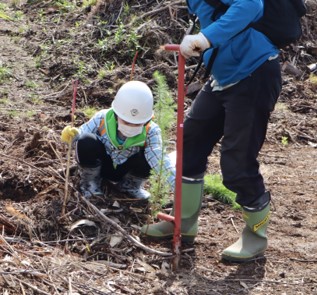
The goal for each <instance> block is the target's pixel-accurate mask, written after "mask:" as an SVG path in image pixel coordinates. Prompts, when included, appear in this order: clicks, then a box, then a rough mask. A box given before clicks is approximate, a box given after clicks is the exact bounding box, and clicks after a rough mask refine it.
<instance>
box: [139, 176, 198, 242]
mask: <svg viewBox="0 0 317 295" xmlns="http://www.w3.org/2000/svg"><path fill="white" fill-rule="evenodd" d="M200 177H201V178H185V177H183V181H182V208H181V236H182V241H183V242H187V243H193V242H194V240H195V237H196V236H197V232H198V216H199V212H200V208H201V202H202V197H203V187H204V179H203V175H202V176H200ZM173 211H174V210H173ZM172 214H173V213H172ZM141 232H142V234H143V235H145V236H146V237H148V238H152V239H156V240H163V239H170V238H172V237H173V235H174V224H173V223H172V222H168V221H160V222H158V223H155V224H149V225H144V226H143V227H142V229H141Z"/></svg>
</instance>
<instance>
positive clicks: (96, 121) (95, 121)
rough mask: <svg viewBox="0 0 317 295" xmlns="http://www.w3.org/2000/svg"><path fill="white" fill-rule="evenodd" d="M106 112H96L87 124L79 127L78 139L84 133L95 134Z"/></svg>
mask: <svg viewBox="0 0 317 295" xmlns="http://www.w3.org/2000/svg"><path fill="white" fill-rule="evenodd" d="M106 113H107V110H101V111H99V112H97V113H96V114H95V115H94V116H93V117H92V118H91V119H90V120H89V121H88V122H86V123H84V124H83V125H81V126H80V127H79V134H78V137H79V136H80V135H82V134H84V133H93V134H97V132H98V128H99V125H100V122H101V120H102V119H103V118H104V116H105V114H106Z"/></svg>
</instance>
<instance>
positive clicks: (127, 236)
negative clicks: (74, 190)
mask: <svg viewBox="0 0 317 295" xmlns="http://www.w3.org/2000/svg"><path fill="white" fill-rule="evenodd" d="M80 198H81V200H82V201H83V202H84V203H85V204H86V205H87V206H88V207H89V208H90V209H92V210H93V211H94V212H95V213H96V214H97V216H98V217H99V218H101V219H102V220H104V221H106V222H107V223H109V224H111V225H112V226H113V227H114V228H115V229H117V230H118V231H119V232H120V233H122V234H123V235H124V236H125V237H126V238H127V239H128V240H129V241H130V242H132V243H133V244H134V245H136V246H137V247H138V248H141V249H142V250H144V251H146V252H147V253H151V254H157V255H161V256H172V255H173V254H172V253H169V252H162V251H157V250H154V249H151V248H149V247H147V246H145V245H144V244H142V243H141V242H139V241H138V240H137V239H136V238H134V237H132V236H131V235H129V234H128V233H127V231H126V230H124V229H123V228H122V227H121V226H120V225H118V224H117V223H116V222H114V221H113V220H111V219H110V218H108V217H107V216H106V215H104V214H103V213H102V212H101V211H100V210H99V209H98V208H97V207H96V206H94V205H93V204H92V203H91V202H89V201H88V200H87V199H85V198H84V197H82V196H80Z"/></svg>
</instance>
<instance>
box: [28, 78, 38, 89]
mask: <svg viewBox="0 0 317 295" xmlns="http://www.w3.org/2000/svg"><path fill="white" fill-rule="evenodd" d="M25 86H26V87H28V88H31V89H35V88H38V87H39V85H38V84H37V83H36V82H34V81H30V80H27V81H26V82H25Z"/></svg>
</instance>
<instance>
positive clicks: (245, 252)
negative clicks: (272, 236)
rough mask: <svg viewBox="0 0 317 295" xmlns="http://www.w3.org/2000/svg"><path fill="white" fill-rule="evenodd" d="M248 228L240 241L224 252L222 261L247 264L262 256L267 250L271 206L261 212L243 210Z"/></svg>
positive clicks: (246, 227)
mask: <svg viewBox="0 0 317 295" xmlns="http://www.w3.org/2000/svg"><path fill="white" fill-rule="evenodd" d="M242 211H243V219H244V221H245V222H246V226H245V227H244V229H243V231H242V235H241V237H240V238H239V240H238V241H236V242H235V243H234V244H232V245H231V246H229V247H228V248H227V249H225V250H224V251H223V252H222V259H224V260H227V261H230V262H246V261H249V260H251V259H253V258H255V257H258V256H262V255H263V253H264V251H265V250H266V248H267V235H266V230H267V227H268V224H269V217H270V204H268V205H266V207H264V208H263V209H262V210H261V211H257V212H251V211H247V210H246V209H245V208H243V210H242Z"/></svg>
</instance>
